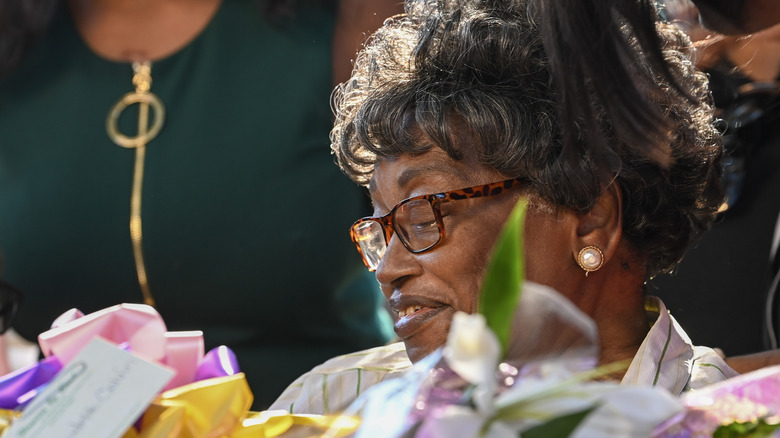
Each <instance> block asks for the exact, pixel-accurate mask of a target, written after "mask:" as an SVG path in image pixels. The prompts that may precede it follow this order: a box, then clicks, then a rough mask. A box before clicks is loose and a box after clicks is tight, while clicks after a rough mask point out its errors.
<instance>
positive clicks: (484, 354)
mask: <svg viewBox="0 0 780 438" xmlns="http://www.w3.org/2000/svg"><path fill="white" fill-rule="evenodd" d="M500 353H501V346H500V345H499V343H498V338H497V337H496V335H495V334H494V333H493V332H492V331H491V330H490V329H489V328H488V326H487V323H486V322H485V317H484V316H482V315H480V314H474V315H469V314H466V313H463V312H457V313H455V315H454V316H453V318H452V326H451V327H450V334H449V336H448V337H447V346H446V348H445V349H444V359H445V360H446V361H447V364H449V366H450V368H452V370H453V371H455V372H456V373H458V375H459V376H460V377H462V378H463V379H465V380H466V381H468V382H469V383H471V384H473V385H477V386H479V385H484V384H486V383H490V384H492V383H494V381H495V373H496V368H497V367H498V361H499V354H500Z"/></svg>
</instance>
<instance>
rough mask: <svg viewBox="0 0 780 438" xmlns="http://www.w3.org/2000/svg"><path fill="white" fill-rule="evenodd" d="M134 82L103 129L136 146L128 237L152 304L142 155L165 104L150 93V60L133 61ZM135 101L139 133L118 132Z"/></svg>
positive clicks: (147, 300)
mask: <svg viewBox="0 0 780 438" xmlns="http://www.w3.org/2000/svg"><path fill="white" fill-rule="evenodd" d="M133 72H134V74H133V85H135V91H133V92H130V93H127V94H125V95H124V96H122V98H121V99H120V100H119V102H117V103H116V104H115V105H114V106H113V107H112V108H111V112H109V113H108V117H107V118H106V131H107V132H108V136H109V137H110V138H111V140H112V141H113V142H114V143H116V144H117V145H119V146H121V147H123V148H130V149H133V148H134V149H135V169H134V171H133V190H132V194H131V196H130V239H131V241H132V243H133V256H134V258H135V270H136V273H137V274H138V284H139V286H140V287H141V293H142V294H143V296H144V303H146V304H148V305H150V306H154V297H152V291H151V290H150V289H149V281H148V279H147V277H146V265H145V264H144V254H143V231H142V228H141V194H142V188H143V182H144V158H145V156H146V144H147V143H149V142H150V141H152V139H154V138H155V137H156V136H157V134H158V133H159V132H160V129H162V125H163V122H164V121H165V107H164V106H163V104H162V102H161V101H160V98H158V97H157V96H156V95H154V94H153V93H151V92H150V91H149V90H150V89H151V87H152V64H151V63H150V62H134V63H133ZM134 103H137V104H138V133H137V135H136V136H135V137H128V136H126V135H124V134H122V133H121V132H119V127H118V126H117V123H118V121H119V116H120V115H121V114H122V112H123V111H124V110H125V109H126V108H127V107H128V106H130V105H132V104H134ZM150 106H151V107H152V109H153V110H154V113H155V117H154V123H153V124H152V127H151V128H149V107H150Z"/></svg>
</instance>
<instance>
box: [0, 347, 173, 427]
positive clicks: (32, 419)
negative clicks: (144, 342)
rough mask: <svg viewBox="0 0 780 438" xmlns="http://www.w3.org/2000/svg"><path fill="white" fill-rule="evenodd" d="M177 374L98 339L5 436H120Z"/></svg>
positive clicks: (63, 371)
mask: <svg viewBox="0 0 780 438" xmlns="http://www.w3.org/2000/svg"><path fill="white" fill-rule="evenodd" d="M174 373H175V372H174V371H173V370H171V369H169V368H166V367H163V366H161V365H159V364H156V363H153V362H149V361H146V360H144V359H141V358H140V357H138V356H135V355H133V354H131V353H128V352H127V351H124V350H122V349H120V348H118V347H116V346H114V345H113V344H111V343H109V342H106V341H104V340H102V339H100V338H95V339H93V340H92V341H90V343H89V344H87V346H86V347H84V349H83V350H82V351H81V352H80V353H79V354H78V355H77V356H76V357H75V358H74V359H73V361H72V362H71V363H70V364H68V366H66V367H65V368H64V369H63V370H62V371H60V373H59V374H57V376H56V377H55V378H54V379H53V380H52V381H51V382H50V383H49V386H48V387H46V389H44V390H43V391H42V392H41V393H40V394H38V395H37V396H36V397H35V398H34V399H33V401H32V402H30V404H29V405H28V406H27V407H26V408H25V409H24V412H23V413H22V416H21V417H19V418H18V419H16V420H15V421H14V422H13V424H11V427H10V428H9V429H8V430H7V431H6V432H5V433H4V434H3V438H38V437H58V438H82V437H83V438H118V437H121V436H122V435H123V434H124V433H125V432H126V431H127V429H129V428H130V426H131V425H132V424H133V422H134V421H135V420H137V419H138V417H139V416H140V415H141V414H142V413H143V412H144V411H145V410H146V408H147V407H148V406H149V403H150V402H151V401H152V400H153V399H154V397H155V396H157V394H158V393H159V391H160V390H162V388H163V387H164V386H165V384H166V383H168V381H169V380H170V379H171V378H172V377H173V375H174Z"/></svg>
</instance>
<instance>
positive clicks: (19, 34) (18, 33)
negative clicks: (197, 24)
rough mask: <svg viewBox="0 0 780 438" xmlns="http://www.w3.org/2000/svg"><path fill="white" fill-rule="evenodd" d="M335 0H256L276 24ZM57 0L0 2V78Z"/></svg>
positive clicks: (37, 34)
mask: <svg viewBox="0 0 780 438" xmlns="http://www.w3.org/2000/svg"><path fill="white" fill-rule="evenodd" d="M336 1H337V0H257V3H258V5H259V6H260V8H261V10H262V11H263V13H264V15H265V16H266V18H267V19H268V20H269V21H271V22H273V23H276V24H282V25H283V23H284V21H285V20H289V19H293V18H295V14H296V11H297V10H298V8H301V7H304V6H306V5H311V4H318V5H319V4H321V5H324V6H326V7H329V8H333V7H335V4H336ZM61 3H64V2H63V1H60V0H0V79H2V78H3V77H5V76H6V75H7V74H9V73H10V72H11V71H13V70H14V69H15V68H16V67H18V66H19V64H20V63H21V62H22V59H24V56H25V55H26V54H27V52H29V51H30V49H31V48H32V47H33V46H34V45H35V43H37V42H38V40H39V39H40V38H41V37H42V36H43V34H44V33H45V32H46V30H47V29H48V27H49V24H50V23H51V20H52V18H53V17H54V12H55V11H56V9H57V7H59V5H60V4H61Z"/></svg>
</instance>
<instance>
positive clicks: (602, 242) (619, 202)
mask: <svg viewBox="0 0 780 438" xmlns="http://www.w3.org/2000/svg"><path fill="white" fill-rule="evenodd" d="M622 236H623V194H622V191H621V190H620V186H619V185H618V183H617V182H615V181H613V182H611V183H610V184H609V185H608V186H606V187H605V188H604V189H603V190H602V192H601V195H600V196H599V197H598V199H596V203H595V204H594V205H593V208H591V209H590V211H588V212H587V213H583V214H580V215H579V223H578V226H577V236H576V238H575V239H574V240H573V241H574V242H575V246H577V247H575V248H572V250H573V251H574V256H575V259H576V257H577V255H578V254H579V251H580V250H582V248H585V247H588V246H595V247H596V248H598V249H599V250H600V251H601V253H602V254H603V257H604V263H606V262H607V261H608V260H609V259H610V258H612V256H613V255H614V254H615V251H616V250H617V247H618V244H619V243H620V239H621V238H622Z"/></svg>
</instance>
